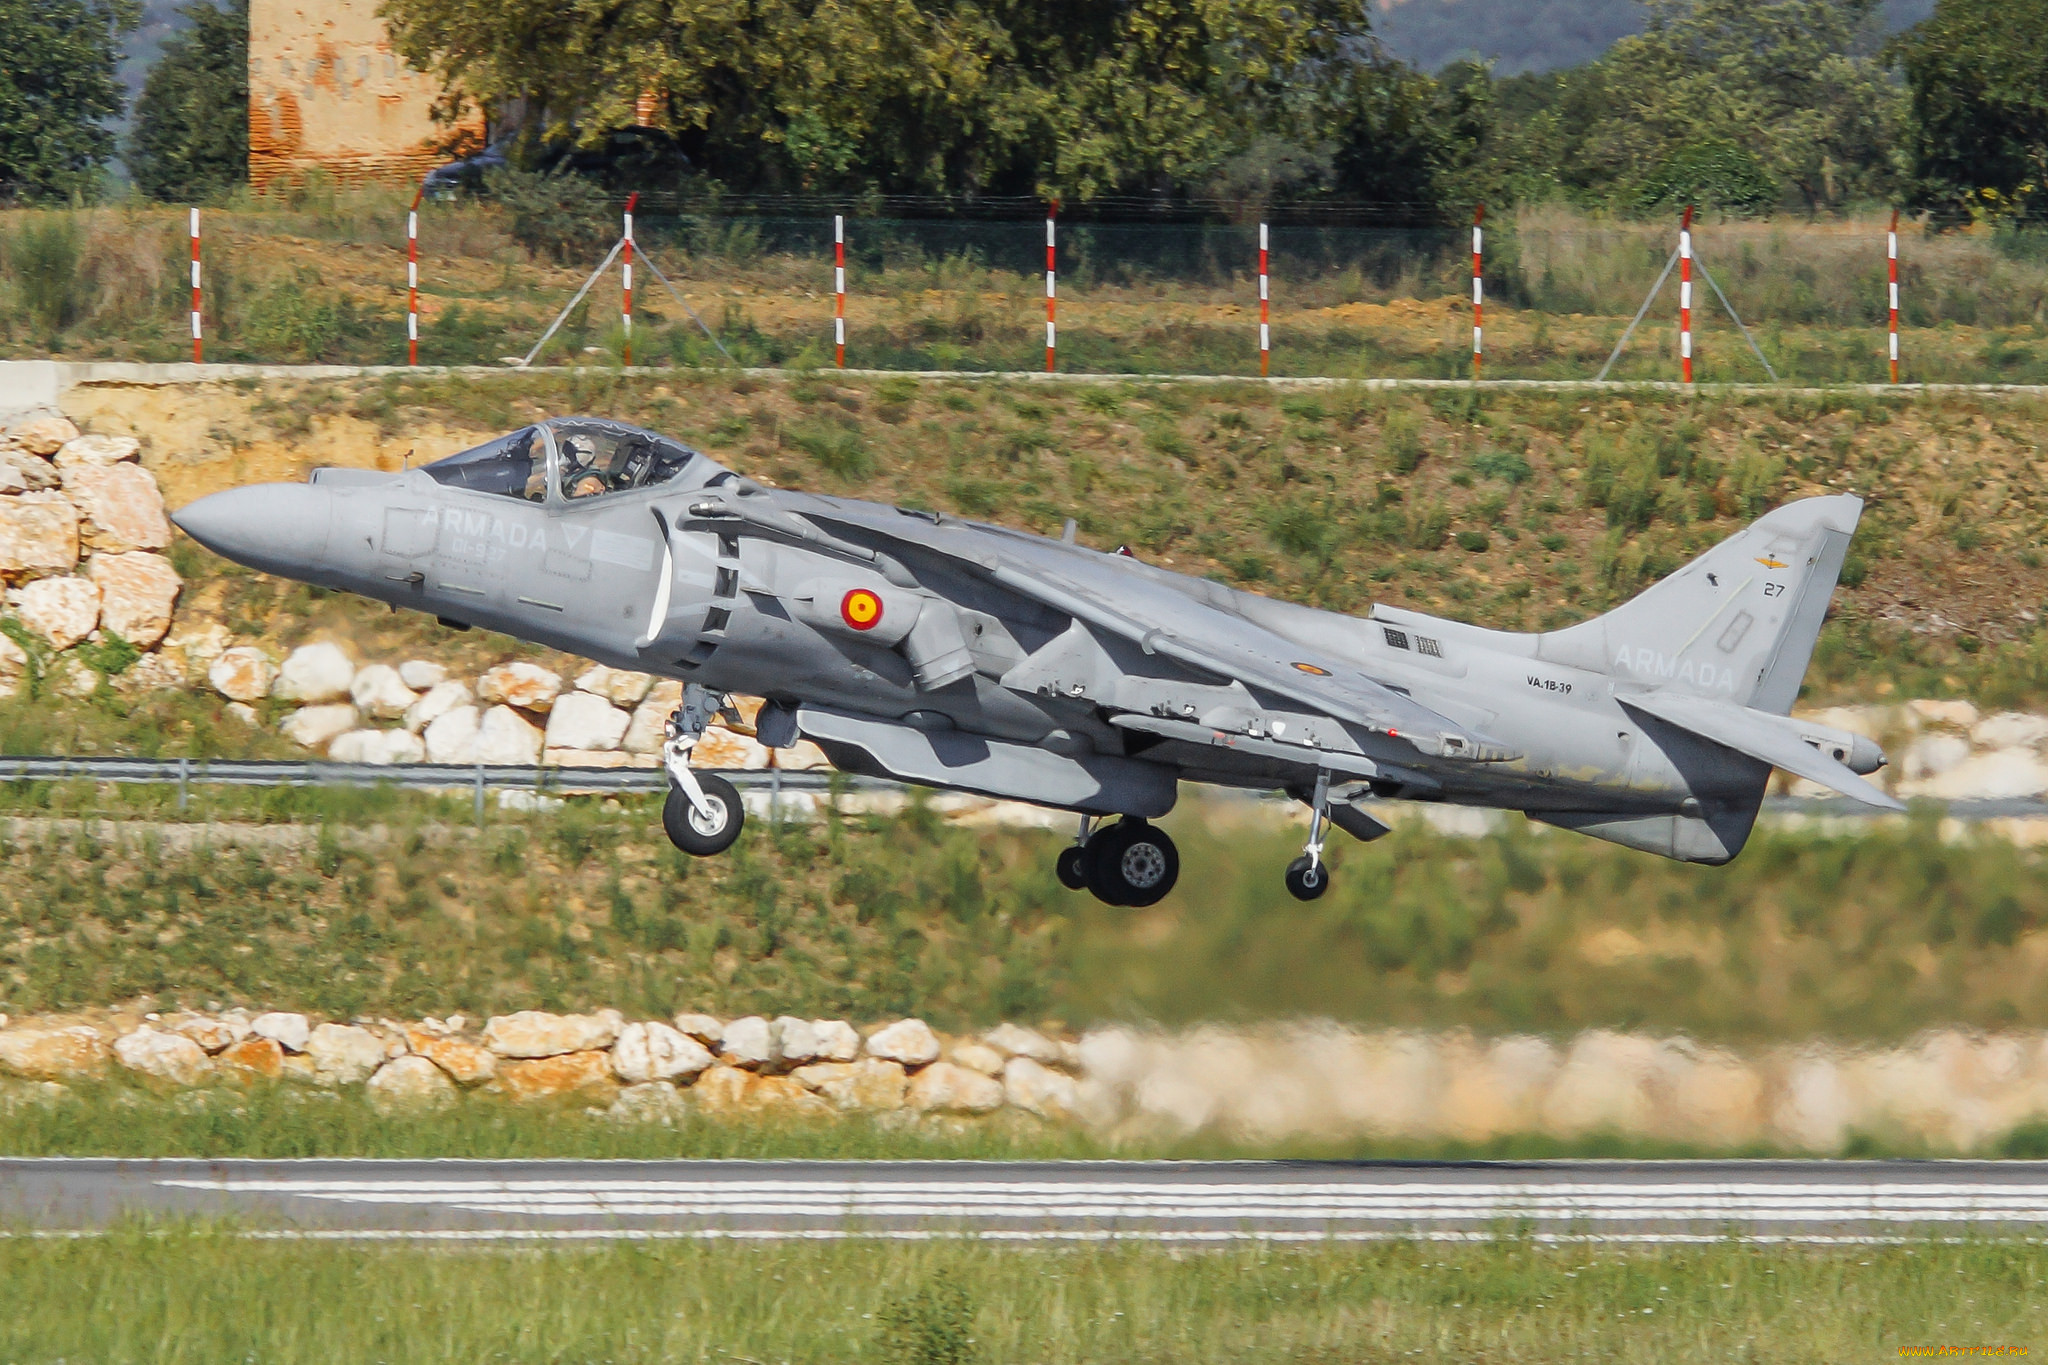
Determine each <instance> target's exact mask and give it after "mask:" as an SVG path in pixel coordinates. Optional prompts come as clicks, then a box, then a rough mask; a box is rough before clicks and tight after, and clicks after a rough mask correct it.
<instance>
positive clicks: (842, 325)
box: [832, 213, 846, 370]
mask: <svg viewBox="0 0 2048 1365" xmlns="http://www.w3.org/2000/svg"><path fill="white" fill-rule="evenodd" d="M832 363H833V364H834V365H836V366H838V367H839V368H840V369H842V370H843V369H845V368H846V215H845V214H843V213H835V214H833V215H832Z"/></svg>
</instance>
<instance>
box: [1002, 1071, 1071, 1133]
mask: <svg viewBox="0 0 2048 1365" xmlns="http://www.w3.org/2000/svg"><path fill="white" fill-rule="evenodd" d="M1079 1093H1080V1088H1079V1087H1078V1086H1077V1085H1075V1083H1074V1078H1073V1077H1072V1076H1069V1075H1067V1074H1065V1073H1064V1072H1059V1071H1054V1070H1053V1069H1052V1068H1051V1067H1048V1066H1046V1065H1044V1064H1043V1063H1042V1062H1039V1061H1037V1060H1035V1059H1033V1058H1030V1057H1024V1056H1016V1057H1012V1058H1010V1060H1009V1061H1008V1062H1006V1063H1005V1064H1004V1066H1003V1098H1004V1099H1006V1100H1008V1101H1009V1102H1010V1103H1011V1104H1014V1105H1015V1106H1017V1108H1019V1109H1023V1110H1026V1111H1028V1112H1030V1113H1033V1114H1036V1115H1038V1117H1040V1118H1042V1119H1050V1120H1051V1121H1053V1122H1055V1123H1059V1122H1063V1121H1065V1120H1066V1119H1068V1118H1070V1117H1071V1116H1072V1115H1073V1113H1074V1111H1075V1108H1076V1106H1077V1101H1078V1099H1079Z"/></svg>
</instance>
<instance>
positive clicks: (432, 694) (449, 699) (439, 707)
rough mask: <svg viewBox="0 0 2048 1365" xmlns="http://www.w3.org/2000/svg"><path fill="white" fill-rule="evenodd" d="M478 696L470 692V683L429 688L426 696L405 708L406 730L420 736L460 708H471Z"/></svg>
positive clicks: (447, 683)
mask: <svg viewBox="0 0 2048 1365" xmlns="http://www.w3.org/2000/svg"><path fill="white" fill-rule="evenodd" d="M475 701H476V694H475V693H474V692H471V691H470V690H469V684H468V683H461V682H438V683H435V684H434V685H433V686H432V687H429V688H428V689H427V690H426V692H425V694H424V695H422V696H421V697H420V699H419V700H418V701H416V702H414V703H413V704H412V705H410V706H408V707H406V708H405V728H406V729H408V730H410V731H412V732H413V733H414V734H419V733H420V732H421V731H422V730H425V729H426V728H427V727H428V726H429V725H432V724H433V723H434V722H435V721H437V720H439V719H440V718H441V717H443V716H445V715H447V714H448V713H449V712H450V711H453V710H455V709H456V708H458V707H463V706H471V709H472V710H473V709H474V707H473V706H472V705H471V704H472V703H473V702H475Z"/></svg>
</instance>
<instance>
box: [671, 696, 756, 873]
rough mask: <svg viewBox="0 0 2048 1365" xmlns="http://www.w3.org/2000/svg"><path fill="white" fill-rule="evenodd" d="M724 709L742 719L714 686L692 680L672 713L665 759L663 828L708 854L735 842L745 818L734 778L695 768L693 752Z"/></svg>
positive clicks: (690, 849) (694, 851)
mask: <svg viewBox="0 0 2048 1365" xmlns="http://www.w3.org/2000/svg"><path fill="white" fill-rule="evenodd" d="M720 712H725V713H727V714H728V716H729V717H730V718H733V719H737V713H735V712H733V711H732V707H731V704H730V703H728V702H727V701H726V700H725V698H724V697H723V696H721V695H719V694H717V693H714V692H712V691H711V690H710V689H709V688H706V687H701V686H699V685H698V684H696V683H690V684H688V685H687V686H685V687H684V688H683V704H682V705H681V706H679V707H677V708H676V711H675V714H673V715H671V716H670V717H669V718H668V740H667V742H666V743H664V744H663V745H662V746H661V759H662V763H663V764H664V766H666V767H667V769H668V799H667V800H666V801H664V802H663V803H662V807H661V827H662V829H663V831H664V832H666V833H667V835H668V837H669V842H670V843H672V844H674V845H675V846H676V847H677V848H679V849H681V850H682V851H683V852H685V853H688V854H691V855H692V856H694V857H698V858H708V857H710V856H711V855H712V854H714V853H723V852H725V851H726V850H727V849H729V848H731V847H732V844H733V840H735V839H737V838H739V837H740V826H741V825H743V824H744V823H746V818H747V812H746V808H745V807H744V806H742V805H741V804H740V794H739V791H738V789H737V788H735V787H734V786H733V785H732V783H730V782H728V781H726V780H725V779H724V778H722V777H719V776H716V775H715V774H712V773H705V774H702V775H701V776H700V775H699V774H698V773H696V772H694V771H693V770H692V769H691V767H690V753H691V751H692V750H694V749H695V748H696V747H697V741H698V740H700V739H702V738H703V737H704V731H705V730H706V729H707V728H709V726H710V724H711V718H712V717H713V716H715V715H718V714H719V713H720Z"/></svg>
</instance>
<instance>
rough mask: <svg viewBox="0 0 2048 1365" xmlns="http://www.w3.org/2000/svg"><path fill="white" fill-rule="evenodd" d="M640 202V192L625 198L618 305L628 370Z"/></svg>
mask: <svg viewBox="0 0 2048 1365" xmlns="http://www.w3.org/2000/svg"><path fill="white" fill-rule="evenodd" d="M639 202H640V191H638V190H635V191H633V192H632V193H631V194H629V195H627V196H626V236H625V243H626V258H625V264H626V273H625V276H624V279H625V286H624V292H623V293H622V294H621V296H620V297H621V302H620V304H619V309H620V316H621V317H622V318H623V319H624V320H625V327H626V347H625V361H626V365H627V367H628V368H631V366H632V364H633V205H635V204H637V203H639Z"/></svg>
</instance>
